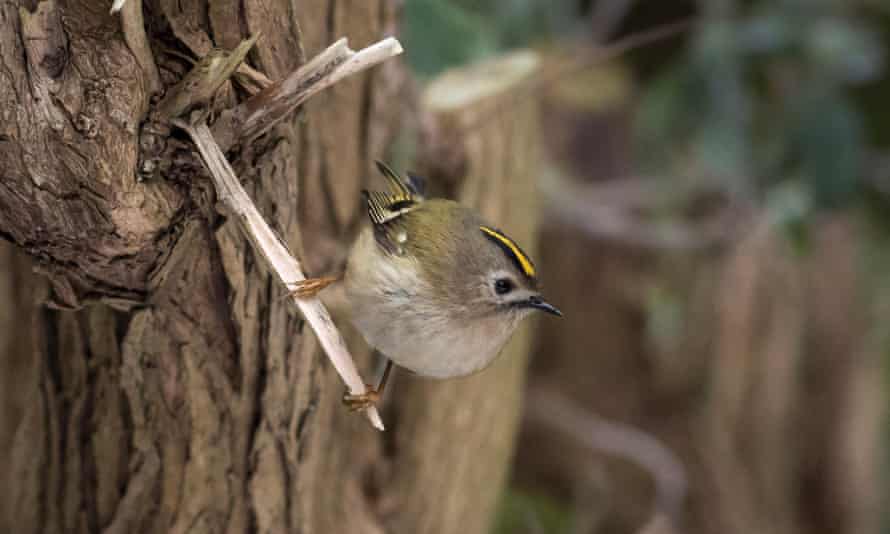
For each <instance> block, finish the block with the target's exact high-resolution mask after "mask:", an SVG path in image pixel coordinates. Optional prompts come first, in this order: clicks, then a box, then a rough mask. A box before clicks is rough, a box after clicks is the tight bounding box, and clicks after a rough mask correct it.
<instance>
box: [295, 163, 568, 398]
mask: <svg viewBox="0 0 890 534" xmlns="http://www.w3.org/2000/svg"><path fill="white" fill-rule="evenodd" d="M376 163H377V168H378V169H379V170H380V172H381V173H382V174H383V176H384V177H385V178H386V179H387V182H388V184H389V189H390V190H389V191H388V192H379V191H363V192H362V194H363V195H364V198H365V203H366V204H367V209H368V216H369V218H370V222H371V224H370V226H368V227H366V228H364V229H363V230H362V231H361V232H360V233H359V235H358V238H357V239H356V241H355V244H354V245H353V247H352V250H351V252H350V254H349V257H348V260H347V265H346V271H345V273H344V274H343V275H342V276H338V277H322V278H310V279H307V280H304V281H301V282H298V283H296V284H295V285H294V287H293V289H292V294H294V295H296V296H297V297H303V298H305V297H311V296H314V295H315V294H316V293H318V291H320V290H322V289H323V288H324V287H326V286H328V285H329V284H331V283H333V282H336V281H338V280H340V279H341V278H342V279H343V281H344V282H345V289H346V296H347V298H348V300H349V302H350V307H351V315H352V321H353V323H354V324H355V326H356V328H357V329H358V330H359V332H361V334H362V335H363V336H364V338H365V340H366V341H367V342H368V344H369V345H371V346H373V347H375V348H376V349H377V350H378V351H380V352H381V353H383V354H384V355H385V356H386V357H387V361H386V368H385V370H384V372H383V377H382V378H381V380H380V384H379V385H378V387H377V388H373V389H369V391H368V392H367V393H364V394H362V395H352V394H346V395H344V397H343V401H344V403H345V404H346V405H347V406H349V407H350V408H351V409H354V410H358V409H362V408H365V407H367V406H368V405H370V404H374V403H376V402H377V401H378V400H379V398H380V396H381V394H382V392H383V388H384V387H385V385H386V381H387V378H388V377H389V374H390V371H391V369H392V364H393V362H395V363H396V364H398V365H399V366H401V367H404V368H406V369H409V370H411V371H413V372H414V373H417V374H419V375H422V376H428V377H433V378H451V377H459V376H465V375H469V374H472V373H475V372H477V371H480V370H482V369H484V368H485V367H487V366H488V365H489V364H490V363H491V362H492V361H494V359H495V358H496V357H497V355H498V353H500V351H501V349H502V348H503V346H504V344H505V343H506V341H507V340H508V339H509V337H510V335H511V334H512V333H513V331H514V330H515V329H516V327H517V326H518V325H519V323H520V321H522V319H524V318H525V317H527V316H528V315H529V314H531V313H532V312H534V311H543V312H546V313H550V314H553V315H557V316H561V315H562V313H561V312H560V311H559V310H558V309H557V308H556V307H554V306H553V305H551V304H550V303H548V302H547V301H546V300H544V298H543V297H542V296H541V294H540V292H539V283H538V273H537V271H536V269H535V266H534V264H533V263H532V261H531V259H530V258H529V257H528V255H527V254H526V253H525V252H523V251H522V249H521V248H520V247H519V245H517V244H516V242H515V241H513V240H512V239H510V238H509V237H507V235H505V234H504V233H503V232H502V231H500V230H498V229H497V228H495V227H493V226H492V225H490V224H488V223H487V222H485V221H484V220H483V219H482V217H481V216H480V215H479V214H478V213H476V212H475V211H474V210H472V209H470V208H468V207H466V206H463V205H461V204H459V203H457V202H454V201H452V200H446V199H429V200H427V199H425V198H424V196H423V180H422V179H421V178H419V177H417V176H414V175H410V174H409V175H407V176H405V177H402V176H399V175H398V174H396V173H395V172H394V171H393V170H392V169H390V168H389V167H388V166H387V165H385V164H384V163H382V162H379V161H378V162H376Z"/></svg>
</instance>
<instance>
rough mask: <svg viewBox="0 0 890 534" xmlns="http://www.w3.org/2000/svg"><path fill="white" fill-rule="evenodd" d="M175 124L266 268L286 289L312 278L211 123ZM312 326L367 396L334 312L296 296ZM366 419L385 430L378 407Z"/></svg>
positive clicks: (352, 384) (346, 377) (340, 369)
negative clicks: (268, 216)
mask: <svg viewBox="0 0 890 534" xmlns="http://www.w3.org/2000/svg"><path fill="white" fill-rule="evenodd" d="M173 124H174V125H176V126H178V127H180V128H182V129H183V130H185V131H186V132H187V133H188V134H189V136H190V137H191V138H192V141H194V143H195V146H197V147H198V152H199V153H200V154H201V159H203V161H204V164H205V165H206V166H207V169H208V171H210V177H211V179H212V180H213V184H214V186H215V188H216V196H217V199H218V200H219V202H221V203H222V204H223V205H224V206H225V207H226V208H227V209H228V210H229V211H230V212H232V213H233V214H234V215H235V217H236V218H237V220H238V222H239V223H240V225H241V229H242V230H244V233H245V234H246V235H247V237H248V239H250V241H251V243H253V246H254V249H255V250H256V252H257V253H258V254H259V255H260V256H262V257H263V258H265V260H266V263H267V264H268V266H269V267H270V269H271V270H272V272H274V273H275V276H276V278H278V281H279V282H281V284H282V285H284V286H285V287H286V288H290V287H291V286H292V285H293V284H295V283H296V282H300V281H302V280H305V279H306V275H304V274H303V270H302V268H301V267H300V262H299V261H297V259H296V258H295V257H294V256H293V255H292V254H291V253H290V251H289V250H288V249H287V247H286V246H285V245H284V244H283V243H282V242H281V240H280V239H279V238H278V235H277V234H276V233H275V232H274V231H273V230H272V228H270V227H269V225H268V224H267V223H266V221H265V219H263V216H262V215H261V214H260V212H259V210H258V209H257V208H256V206H255V205H254V203H253V201H252V200H251V199H250V197H249V196H248V195H247V192H246V191H245V190H244V188H243V187H242V186H241V182H240V181H239V180H238V177H237V176H236V175H235V171H234V170H233V169H232V167H231V165H229V162H228V160H226V157H225V155H224V154H223V152H222V150H221V149H220V147H219V145H218V144H217V143H216V140H215V139H214V138H213V134H212V133H211V131H210V128H208V127H207V124H206V123H204V122H203V121H202V122H200V123H198V124H195V125H190V124H188V123H186V122H184V121H181V120H174V121H173ZM292 298H293V300H294V302H295V303H296V305H297V307H298V308H299V309H300V312H301V313H302V314H303V317H305V318H306V322H307V323H309V326H311V327H312V330H313V331H314V332H315V335H316V336H317V337H318V340H319V342H320V343H321V346H322V347H323V348H324V351H325V353H326V354H327V355H328V358H329V359H330V360H331V363H332V364H333V365H334V369H336V370H337V373H338V374H339V375H340V378H342V379H343V382H345V383H346V385H347V387H349V391H350V393H352V394H354V395H361V394H363V393H365V392H366V391H365V383H364V382H363V381H362V379H361V377H360V376H359V374H358V371H357V370H356V367H355V363H354V361H353V359H352V356H351V355H350V353H349V350H348V349H347V348H346V342H345V341H344V340H343V336H341V335H340V332H339V331H338V330H337V327H336V326H334V322H333V321H332V320H331V316H330V314H329V313H328V310H327V309H326V308H325V306H324V304H322V302H321V300H319V299H318V298H314V297H313V298H297V297H292ZM365 414H366V415H367V417H368V419H369V420H370V421H371V424H372V425H374V427H375V428H377V429H378V430H383V421H381V419H380V414H379V413H378V412H377V409H376V408H375V407H373V406H371V407H369V408H367V409H366V410H365Z"/></svg>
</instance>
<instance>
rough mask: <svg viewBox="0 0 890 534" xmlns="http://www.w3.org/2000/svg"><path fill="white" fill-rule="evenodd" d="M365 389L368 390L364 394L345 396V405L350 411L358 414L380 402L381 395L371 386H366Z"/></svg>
mask: <svg viewBox="0 0 890 534" xmlns="http://www.w3.org/2000/svg"><path fill="white" fill-rule="evenodd" d="M365 387H366V388H368V389H367V391H365V392H364V393H360V394H353V393H344V394H343V404H344V405H345V406H346V407H347V408H349V410H350V411H353V412H357V411H359V410H364V409H365V408H370V407H371V406H375V405H376V404H377V403H378V402H380V393H379V392H378V391H377V390H376V389H374V388H372V387H371V386H370V385H369V384H366V385H365Z"/></svg>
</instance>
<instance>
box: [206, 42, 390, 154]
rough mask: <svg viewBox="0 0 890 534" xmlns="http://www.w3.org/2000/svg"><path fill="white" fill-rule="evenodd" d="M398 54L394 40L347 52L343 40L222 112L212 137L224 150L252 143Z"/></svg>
mask: <svg viewBox="0 0 890 534" xmlns="http://www.w3.org/2000/svg"><path fill="white" fill-rule="evenodd" d="M401 53H402V45H401V44H400V43H399V41H398V40H397V39H395V38H393V37H389V38H387V39H383V40H382V41H379V42H377V43H375V44H373V45H371V46H369V47H367V48H364V49H362V50H359V51H354V50H352V49H350V48H349V43H348V41H347V40H346V39H345V38H343V39H340V40H338V41H337V42H335V43H334V44H332V45H331V46H329V47H328V48H327V49H326V50H324V51H323V52H321V53H320V54H318V55H317V56H316V57H315V58H313V59H312V60H310V61H309V62H308V63H306V64H305V65H303V66H302V67H300V68H299V69H297V70H295V71H294V72H293V73H291V74H290V75H289V76H287V77H285V78H284V79H282V80H279V81H277V82H275V83H273V84H272V85H270V86H269V87H267V88H265V89H264V90H262V91H260V92H259V93H257V94H256V95H254V96H253V97H251V98H249V99H248V100H246V101H245V102H243V103H241V104H240V105H238V106H237V107H235V108H233V109H231V110H227V111H225V112H223V113H222V115H221V116H220V118H219V120H217V121H216V122H215V123H214V125H213V136H214V138H215V139H216V140H217V142H218V143H219V145H220V147H221V148H222V149H223V150H228V149H229V148H231V146H232V145H233V144H235V143H237V142H239V141H242V140H246V139H253V138H255V137H257V136H259V135H261V134H263V133H264V132H266V131H268V130H269V129H270V128H272V127H273V126H275V125H276V124H278V123H279V122H280V121H281V120H283V119H284V118H285V117H287V116H288V114H289V113H290V112H291V111H293V110H294V109H296V108H297V107H298V106H299V105H300V104H302V103H303V102H305V101H306V100H307V99H308V98H309V97H311V96H312V95H314V94H316V93H318V92H319V91H322V90H324V89H327V88H328V87H330V86H332V85H334V84H335V83H337V82H339V81H340V80H342V79H344V78H346V77H348V76H351V75H353V74H356V73H358V72H361V71H363V70H365V69H367V68H370V67H373V66H374V65H377V64H378V63H381V62H382V61H384V60H387V59H389V58H391V57H394V56H397V55H399V54H401Z"/></svg>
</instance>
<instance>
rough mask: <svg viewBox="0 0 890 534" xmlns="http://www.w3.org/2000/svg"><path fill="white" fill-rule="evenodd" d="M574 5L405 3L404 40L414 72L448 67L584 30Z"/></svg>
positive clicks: (506, 0) (465, 0) (519, 0)
mask: <svg viewBox="0 0 890 534" xmlns="http://www.w3.org/2000/svg"><path fill="white" fill-rule="evenodd" d="M580 14H581V13H580V7H579V5H578V4H576V3H575V2H570V1H561V2H553V3H550V2H542V1H540V0H500V1H494V0H481V1H475V0H407V2H406V3H405V12H404V20H405V24H404V32H403V36H402V38H403V40H404V42H405V50H406V53H407V57H408V63H409V64H410V66H411V68H412V69H413V70H414V72H416V73H418V74H420V75H422V76H433V75H435V74H437V73H438V72H441V71H442V70H444V69H447V68H449V67H453V66H456V65H461V64H464V63H468V62H471V61H473V60H477V59H480V58H482V57H485V56H487V55H491V54H494V53H496V52H500V51H504V50H507V49H510V48H516V47H520V46H528V45H529V44H531V43H533V42H535V41H539V40H545V39H552V38H554V37H557V36H565V35H569V34H571V33H574V32H576V31H580V30H581V29H582V28H583V27H584V25H583V23H582V19H581V18H580V16H579V15H580Z"/></svg>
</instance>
